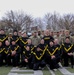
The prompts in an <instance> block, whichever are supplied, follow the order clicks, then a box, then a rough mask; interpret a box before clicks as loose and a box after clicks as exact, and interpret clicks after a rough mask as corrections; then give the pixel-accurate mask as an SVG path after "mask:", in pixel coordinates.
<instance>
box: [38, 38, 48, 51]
mask: <svg viewBox="0 0 74 75" xmlns="http://www.w3.org/2000/svg"><path fill="white" fill-rule="evenodd" d="M38 46H39V47H40V49H41V50H45V48H47V46H48V45H46V44H45V42H44V39H41V41H40V44H39V45H38Z"/></svg>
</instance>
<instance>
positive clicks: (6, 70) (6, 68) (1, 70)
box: [0, 66, 12, 75]
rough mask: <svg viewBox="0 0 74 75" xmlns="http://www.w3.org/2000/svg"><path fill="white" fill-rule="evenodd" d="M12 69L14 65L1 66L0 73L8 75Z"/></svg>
mask: <svg viewBox="0 0 74 75" xmlns="http://www.w3.org/2000/svg"><path fill="white" fill-rule="evenodd" d="M11 69H12V67H4V66H2V67H0V75H7V74H8V73H9V72H10V70H11Z"/></svg>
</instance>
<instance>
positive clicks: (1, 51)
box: [0, 41, 4, 66]
mask: <svg viewBox="0 0 74 75" xmlns="http://www.w3.org/2000/svg"><path fill="white" fill-rule="evenodd" d="M3 51H4V48H3V46H2V42H1V41H0V66H2V65H3Z"/></svg>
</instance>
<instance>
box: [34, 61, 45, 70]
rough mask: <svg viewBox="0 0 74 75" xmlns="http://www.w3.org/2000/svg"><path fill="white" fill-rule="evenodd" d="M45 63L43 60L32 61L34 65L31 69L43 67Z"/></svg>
mask: <svg viewBox="0 0 74 75" xmlns="http://www.w3.org/2000/svg"><path fill="white" fill-rule="evenodd" d="M45 65H46V63H45V61H44V60H42V61H39V62H35V63H34V66H33V69H34V70H38V69H39V67H41V68H43V67H45Z"/></svg>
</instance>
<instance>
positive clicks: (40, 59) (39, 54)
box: [33, 45, 46, 70]
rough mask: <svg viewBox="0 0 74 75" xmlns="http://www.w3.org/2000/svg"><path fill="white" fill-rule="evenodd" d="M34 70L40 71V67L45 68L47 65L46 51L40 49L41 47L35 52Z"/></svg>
mask: <svg viewBox="0 0 74 75" xmlns="http://www.w3.org/2000/svg"><path fill="white" fill-rule="evenodd" d="M33 63H34V66H33V69H34V70H38V69H39V67H41V68H44V67H45V65H46V63H45V50H42V49H41V48H40V45H38V46H37V47H36V51H35V52H33Z"/></svg>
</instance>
